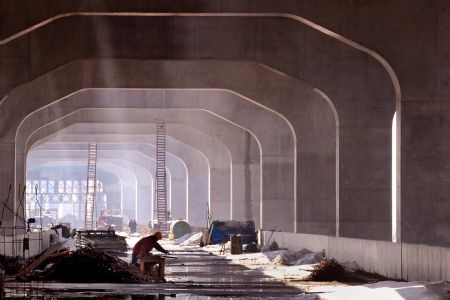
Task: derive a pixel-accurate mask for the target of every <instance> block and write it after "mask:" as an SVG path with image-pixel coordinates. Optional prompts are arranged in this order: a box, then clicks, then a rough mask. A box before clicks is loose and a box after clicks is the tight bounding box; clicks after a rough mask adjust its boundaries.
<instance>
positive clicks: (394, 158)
mask: <svg viewBox="0 0 450 300" xmlns="http://www.w3.org/2000/svg"><path fill="white" fill-rule="evenodd" d="M391 169H392V176H391V177H392V185H391V186H392V188H391V190H392V242H394V243H395V242H397V113H394V118H393V120H392V168H391Z"/></svg>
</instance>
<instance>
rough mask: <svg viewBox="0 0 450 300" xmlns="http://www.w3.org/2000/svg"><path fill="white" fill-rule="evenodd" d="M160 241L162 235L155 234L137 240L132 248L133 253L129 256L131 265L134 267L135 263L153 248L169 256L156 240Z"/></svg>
mask: <svg viewBox="0 0 450 300" xmlns="http://www.w3.org/2000/svg"><path fill="white" fill-rule="evenodd" d="M160 239H162V233H161V232H159V231H158V232H157V233H155V234H153V235H151V236H147V237H145V238H142V239H140V240H139V242H137V243H136V245H134V247H133V253H132V255H131V264H132V265H135V264H136V263H137V259H138V258H142V257H143V256H145V255H147V254H148V253H149V252H150V251H152V249H153V248H155V249H156V250H158V251H160V252H162V253H164V254H169V251H167V250H166V249H164V248H163V247H162V246H161V245H160V244H159V243H158V240H160Z"/></svg>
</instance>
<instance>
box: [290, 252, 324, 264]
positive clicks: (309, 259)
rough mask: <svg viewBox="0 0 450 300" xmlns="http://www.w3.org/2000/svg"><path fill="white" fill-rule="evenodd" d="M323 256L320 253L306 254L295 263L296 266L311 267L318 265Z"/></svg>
mask: <svg viewBox="0 0 450 300" xmlns="http://www.w3.org/2000/svg"><path fill="white" fill-rule="evenodd" d="M324 257H325V256H324V255H323V252H322V251H319V252H313V253H308V254H305V255H303V256H302V257H300V258H299V259H298V260H297V261H296V262H295V265H296V266H301V265H311V264H317V263H319V262H320V261H321V260H322V259H323V258H324Z"/></svg>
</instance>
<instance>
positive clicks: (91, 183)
mask: <svg viewBox="0 0 450 300" xmlns="http://www.w3.org/2000/svg"><path fill="white" fill-rule="evenodd" d="M88 151H89V153H88V171H87V185H86V209H85V217H84V228H85V229H86V230H89V229H91V230H92V229H95V228H94V207H95V191H96V187H97V180H96V177H97V174H96V173H97V172H96V170H97V168H96V166H97V144H96V143H92V144H89V149H88Z"/></svg>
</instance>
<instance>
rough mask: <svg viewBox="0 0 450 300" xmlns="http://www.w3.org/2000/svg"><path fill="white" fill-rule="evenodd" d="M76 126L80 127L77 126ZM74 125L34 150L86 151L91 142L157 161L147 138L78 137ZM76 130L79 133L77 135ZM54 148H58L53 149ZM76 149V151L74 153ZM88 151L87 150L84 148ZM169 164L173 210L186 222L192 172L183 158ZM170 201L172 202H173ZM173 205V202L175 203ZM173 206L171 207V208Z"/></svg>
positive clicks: (169, 158)
mask: <svg viewBox="0 0 450 300" xmlns="http://www.w3.org/2000/svg"><path fill="white" fill-rule="evenodd" d="M75 125H76V124H75ZM72 126H74V125H71V126H69V127H68V128H67V130H68V131H65V129H62V130H61V131H60V132H59V133H57V134H53V135H50V136H47V137H46V138H44V139H42V140H39V141H37V142H36V143H35V145H34V146H33V148H32V149H34V147H38V146H39V145H41V144H48V143H53V144H57V145H59V146H58V148H61V149H71V148H72V147H73V148H79V147H82V148H83V147H84V146H80V145H84V144H85V143H88V142H96V143H101V147H102V149H108V150H113V149H116V150H133V151H137V152H141V153H143V154H145V155H146V156H148V157H150V158H151V159H153V160H154V159H155V146H154V145H152V144H150V143H145V142H146V141H145V139H146V138H148V137H144V136H141V135H123V134H109V135H107V134H102V135H101V136H93V133H91V134H90V135H87V133H79V134H77V133H75V132H78V127H75V128H72ZM72 129H75V130H74V131H73V130H72ZM53 147H54V148H55V147H56V146H53ZM73 148H72V149H73ZM84 148H85V147H84ZM167 157H168V159H167V161H166V165H167V168H168V169H169V170H170V175H171V181H170V182H169V183H170V195H171V199H177V200H175V201H176V204H177V205H175V206H171V214H172V217H173V218H175V219H185V218H186V211H187V208H186V207H187V201H188V169H187V166H186V164H185V163H184V162H183V160H182V158H180V157H178V156H176V155H174V154H173V153H168V155H167ZM152 167H153V168H152V169H151V173H152V174H154V173H155V168H154V166H152ZM169 200H170V199H169ZM171 203H172V201H171ZM171 203H169V204H171Z"/></svg>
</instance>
